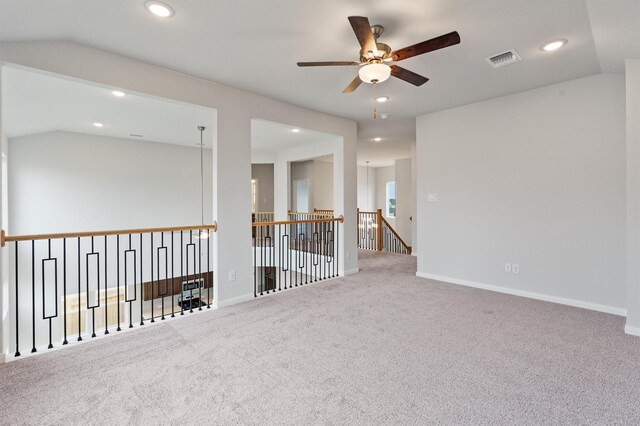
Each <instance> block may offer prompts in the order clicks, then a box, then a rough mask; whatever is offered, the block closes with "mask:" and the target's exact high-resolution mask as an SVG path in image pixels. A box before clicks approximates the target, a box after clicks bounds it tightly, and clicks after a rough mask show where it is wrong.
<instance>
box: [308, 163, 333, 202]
mask: <svg viewBox="0 0 640 426" xmlns="http://www.w3.org/2000/svg"><path fill="white" fill-rule="evenodd" d="M312 207H313V208H316V209H322V210H333V163H332V162H330V161H321V160H313V206H312ZM312 210H313V209H312Z"/></svg>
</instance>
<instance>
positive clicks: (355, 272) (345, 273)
mask: <svg viewBox="0 0 640 426" xmlns="http://www.w3.org/2000/svg"><path fill="white" fill-rule="evenodd" d="M358 272H360V268H353V269H349V270H348V271H344V272H343V273H342V276H344V277H346V276H347V275H353V274H357V273H358Z"/></svg>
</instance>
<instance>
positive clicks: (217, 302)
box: [213, 293, 255, 309]
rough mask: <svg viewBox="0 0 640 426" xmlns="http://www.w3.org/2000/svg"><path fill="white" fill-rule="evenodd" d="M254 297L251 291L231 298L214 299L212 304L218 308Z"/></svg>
mask: <svg viewBox="0 0 640 426" xmlns="http://www.w3.org/2000/svg"><path fill="white" fill-rule="evenodd" d="M253 299H255V296H254V295H253V293H249V294H243V295H242V296H238V297H232V298H231V299H225V300H214V302H213V306H214V307H215V308H216V309H218V308H226V307H227V306H231V305H237V304H238V303H242V302H248V301H249V300H253Z"/></svg>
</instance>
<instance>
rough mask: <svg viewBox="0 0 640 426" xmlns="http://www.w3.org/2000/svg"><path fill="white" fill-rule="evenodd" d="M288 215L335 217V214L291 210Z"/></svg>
mask: <svg viewBox="0 0 640 426" xmlns="http://www.w3.org/2000/svg"><path fill="white" fill-rule="evenodd" d="M287 213H288V214H306V215H307V216H333V213H321V212H296V211H293V210H289V211H288V212H287Z"/></svg>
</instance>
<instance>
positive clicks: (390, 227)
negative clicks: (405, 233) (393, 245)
mask: <svg viewBox="0 0 640 426" xmlns="http://www.w3.org/2000/svg"><path fill="white" fill-rule="evenodd" d="M380 219H382V222H383V223H384V224H386V225H387V228H389V229H390V230H391V232H393V235H395V236H396V238H397V239H398V241H400V243H402V245H403V246H404V248H406V249H407V251H408V252H409V254H411V246H410V245H407V243H405V242H404V240H403V239H402V238H400V235H398V233H397V232H396V230H395V229H393V226H391V225H390V224H389V222H387V219H385V218H384V217H383V216H380Z"/></svg>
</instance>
